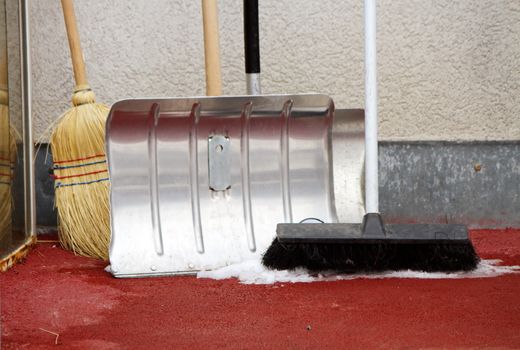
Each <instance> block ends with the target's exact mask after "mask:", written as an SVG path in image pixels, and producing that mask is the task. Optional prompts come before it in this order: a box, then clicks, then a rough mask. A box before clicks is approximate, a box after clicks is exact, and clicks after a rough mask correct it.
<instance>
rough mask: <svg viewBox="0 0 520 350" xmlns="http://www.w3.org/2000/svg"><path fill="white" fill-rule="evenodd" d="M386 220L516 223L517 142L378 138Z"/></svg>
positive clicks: (519, 186)
mask: <svg viewBox="0 0 520 350" xmlns="http://www.w3.org/2000/svg"><path fill="white" fill-rule="evenodd" d="M380 155H381V157H380V166H381V168H380V169H381V170H380V190H381V193H380V206H381V209H380V210H381V212H382V213H383V214H384V217H385V219H386V221H388V222H396V223H397V222H399V223H407V222H408V223H410V222H432V223H462V224H466V225H468V226H469V227H470V228H504V227H520V142H464V143H455V142H412V143H411V142H381V143H380Z"/></svg>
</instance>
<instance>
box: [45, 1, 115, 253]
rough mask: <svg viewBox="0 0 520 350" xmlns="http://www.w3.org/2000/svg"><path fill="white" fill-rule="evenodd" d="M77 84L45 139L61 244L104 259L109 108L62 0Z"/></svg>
mask: <svg viewBox="0 0 520 350" xmlns="http://www.w3.org/2000/svg"><path fill="white" fill-rule="evenodd" d="M61 5H62V8H63V15H64V18H65V26H66V28H67V36H68V40H69V46H70V52H71V58H72V67H73V70H74V78H75V82H76V88H75V89H74V93H73V95H72V105H73V107H72V108H71V109H70V110H68V111H67V112H66V113H64V114H63V115H62V116H61V117H60V118H59V119H58V121H57V125H56V127H55V129H54V130H53V133H52V136H51V140H50V145H51V151H52V156H53V163H54V187H55V200H56V203H55V205H56V208H57V210H58V233H59V238H60V243H61V245H62V246H63V247H64V248H65V249H68V250H71V251H73V252H74V253H75V254H78V255H83V256H90V257H95V258H100V259H104V260H106V259H108V244H109V241H110V218H109V201H108V192H109V182H108V172H107V163H106V156H105V145H104V142H105V121H106V118H107V115H108V112H109V108H108V107H107V106H105V105H103V104H100V103H96V102H95V95H94V93H93V92H92V90H91V89H90V86H89V84H88V81H87V77H86V69H85V62H84V61H83V53H82V51H81V46H80V41H79V33H78V28H77V24H76V17H75V14H74V7H73V3H72V0H62V1H61Z"/></svg>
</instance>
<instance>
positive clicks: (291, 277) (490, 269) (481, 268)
mask: <svg viewBox="0 0 520 350" xmlns="http://www.w3.org/2000/svg"><path fill="white" fill-rule="evenodd" d="M501 262H502V261H501V260H481V261H480V263H479V264H478V266H477V268H476V269H475V270H473V271H469V272H453V273H443V272H420V271H411V270H404V271H389V272H382V273H369V274H367V273H364V274H363V273H359V274H357V273H356V274H335V273H334V272H331V271H329V272H322V273H315V272H309V271H308V270H306V269H296V270H279V271H278V270H269V269H267V268H266V267H264V266H263V265H262V263H261V262H260V260H247V261H244V262H241V263H238V264H233V265H229V266H226V267H222V268H220V269H216V270H212V271H200V272H199V273H197V278H211V279H216V280H222V279H227V278H237V279H238V280H239V281H240V282H241V283H244V284H273V283H277V282H280V283H284V282H285V283H287V282H290V283H308V282H323V281H341V280H353V279H358V278H367V279H379V278H418V279H455V278H489V277H496V276H500V275H504V274H508V273H520V266H516V265H515V266H502V265H500V263H501Z"/></svg>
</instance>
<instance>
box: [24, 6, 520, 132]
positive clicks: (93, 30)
mask: <svg viewBox="0 0 520 350" xmlns="http://www.w3.org/2000/svg"><path fill="white" fill-rule="evenodd" d="M75 3H76V12H77V17H78V21H79V27H80V32H81V35H82V44H83V48H84V55H85V58H86V61H87V65H88V73H89V77H90V82H91V86H92V87H93V89H94V91H95V92H96V94H97V95H98V100H100V101H103V102H106V103H113V102H114V101H116V100H118V99H121V98H126V97H137V96H189V95H202V94H204V71H203V69H204V59H203V43H202V30H201V15H200V1H198V0H177V1H172V0H76V1H75ZM219 6H220V26H221V56H222V72H223V87H224V93H225V94H242V93H244V91H245V84H244V82H243V44H242V19H241V11H242V6H241V1H238V0H220V2H219ZM30 10H31V20H32V29H31V40H32V63H33V79H34V85H33V93H34V100H35V101H34V117H35V126H36V131H37V132H36V134H37V137H38V135H41V134H42V132H43V131H44V130H45V129H46V128H47V127H48V126H49V123H50V122H51V121H52V120H54V119H55V118H56V117H57V116H58V115H59V114H60V113H61V112H63V111H64V110H66V108H67V107H68V105H69V100H70V96H71V92H72V89H73V80H72V73H71V67H70V59H69V51H68V46H67V41H66V36H65V30H64V24H63V19H62V14H61V9H60V5H59V1H57V0H35V1H31V9H30ZM260 11H261V18H260V21H261V23H260V25H261V33H260V35H261V53H262V69H263V77H262V80H263V89H264V92H265V93H285V92H322V93H326V94H330V95H331V96H332V97H334V99H335V101H336V104H337V105H338V106H341V107H362V106H363V37H362V30H363V22H362V13H363V9H362V1H361V0H346V1H338V0H322V1H311V0H305V1H286V0H261V1H260ZM378 11H379V12H378V36H379V37H378V44H379V47H378V54H379V89H380V90H379V97H380V100H379V108H380V132H381V138H382V139H385V140H515V139H520V44H519V38H520V1H518V0H478V1H475V0H460V1H452V0H435V1H430V0H416V1H413V0H380V1H379V2H378Z"/></svg>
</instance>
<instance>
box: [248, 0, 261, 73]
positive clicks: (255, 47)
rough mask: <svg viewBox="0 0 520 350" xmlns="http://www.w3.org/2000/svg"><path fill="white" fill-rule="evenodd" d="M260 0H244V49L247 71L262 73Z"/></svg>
mask: <svg viewBox="0 0 520 350" xmlns="http://www.w3.org/2000/svg"><path fill="white" fill-rule="evenodd" d="M258 28H259V25H258V0H244V49H245V58H246V73H260V43H259V42H260V35H259V33H258V32H259V30H258Z"/></svg>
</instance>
